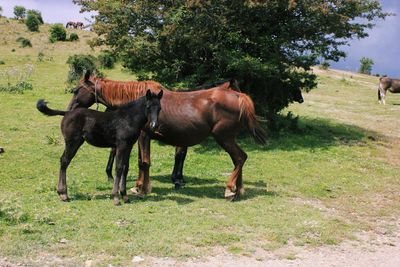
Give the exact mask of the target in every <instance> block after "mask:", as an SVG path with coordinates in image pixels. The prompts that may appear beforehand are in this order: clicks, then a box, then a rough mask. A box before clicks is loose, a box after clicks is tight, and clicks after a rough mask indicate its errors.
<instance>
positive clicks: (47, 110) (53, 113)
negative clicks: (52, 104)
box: [36, 99, 67, 116]
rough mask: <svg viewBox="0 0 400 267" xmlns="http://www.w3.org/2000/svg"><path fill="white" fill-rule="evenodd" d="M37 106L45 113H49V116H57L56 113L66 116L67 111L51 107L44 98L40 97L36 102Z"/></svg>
mask: <svg viewBox="0 0 400 267" xmlns="http://www.w3.org/2000/svg"><path fill="white" fill-rule="evenodd" d="M36 108H37V109H38V110H39V111H40V112H42V113H43V114H45V115H47V116H56V115H61V116H64V115H65V114H66V113H67V112H66V111H62V110H55V109H51V108H49V107H48V106H47V102H45V101H44V99H39V100H38V102H37V104H36Z"/></svg>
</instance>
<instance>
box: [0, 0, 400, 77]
mask: <svg viewBox="0 0 400 267" xmlns="http://www.w3.org/2000/svg"><path fill="white" fill-rule="evenodd" d="M381 3H382V5H383V8H384V10H385V11H388V12H392V13H396V14H398V15H397V16H391V17H388V18H387V19H386V20H384V21H377V23H376V27H374V28H373V29H372V30H370V31H368V33H369V37H367V38H365V39H361V40H357V39H356V40H352V41H351V42H350V46H345V47H343V50H344V51H346V53H347V57H346V59H344V60H341V61H339V62H331V66H332V67H333V68H337V69H343V70H349V71H355V72H356V71H357V70H358V67H359V65H360V63H359V60H360V59H361V58H362V57H364V56H365V57H369V58H372V59H373V61H374V63H375V64H374V66H373V68H372V72H373V73H379V74H386V75H388V76H391V77H398V78H400V64H399V62H400V0H381ZM15 5H22V6H25V7H26V8H29V9H38V10H40V11H41V12H42V16H43V19H44V20H45V21H46V22H50V23H56V22H60V23H63V24H65V23H66V22H68V21H82V22H84V23H85V24H87V21H86V20H85V18H89V19H90V14H87V13H86V14H82V13H79V6H76V5H74V4H73V3H72V0H0V6H1V7H3V15H5V16H7V17H13V7H14V6H15Z"/></svg>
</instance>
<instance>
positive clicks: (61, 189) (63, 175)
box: [57, 138, 83, 201]
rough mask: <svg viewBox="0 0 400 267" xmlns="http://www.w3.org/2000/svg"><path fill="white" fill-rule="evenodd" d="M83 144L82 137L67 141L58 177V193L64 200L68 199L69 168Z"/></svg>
mask: <svg viewBox="0 0 400 267" xmlns="http://www.w3.org/2000/svg"><path fill="white" fill-rule="evenodd" d="M82 144H83V139H81V138H80V139H76V140H69V141H65V149H64V153H63V154H62V156H61V158H60V175H59V178H58V187H57V193H58V195H59V196H60V199H61V200H62V201H68V192H67V168H68V166H69V164H70V163H71V160H72V159H73V158H74V156H75V155H76V152H77V151H78V149H79V147H80V146H81V145H82Z"/></svg>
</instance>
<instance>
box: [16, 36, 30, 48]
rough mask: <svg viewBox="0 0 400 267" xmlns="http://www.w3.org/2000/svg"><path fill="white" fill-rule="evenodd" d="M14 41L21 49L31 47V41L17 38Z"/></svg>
mask: <svg viewBox="0 0 400 267" xmlns="http://www.w3.org/2000/svg"><path fill="white" fill-rule="evenodd" d="M16 41H17V42H18V43H19V44H20V46H21V47H28V46H29V47H32V43H31V41H30V40H29V39H26V38H24V37H18V38H17V40H16Z"/></svg>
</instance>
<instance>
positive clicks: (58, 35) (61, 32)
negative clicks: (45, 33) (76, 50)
mask: <svg viewBox="0 0 400 267" xmlns="http://www.w3.org/2000/svg"><path fill="white" fill-rule="evenodd" d="M50 37H51V38H52V39H54V40H56V41H65V40H66V39H67V31H66V30H65V29H64V26H63V25H62V24H54V25H53V26H51V28H50ZM49 40H50V38H49ZM50 42H51V41H50Z"/></svg>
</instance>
